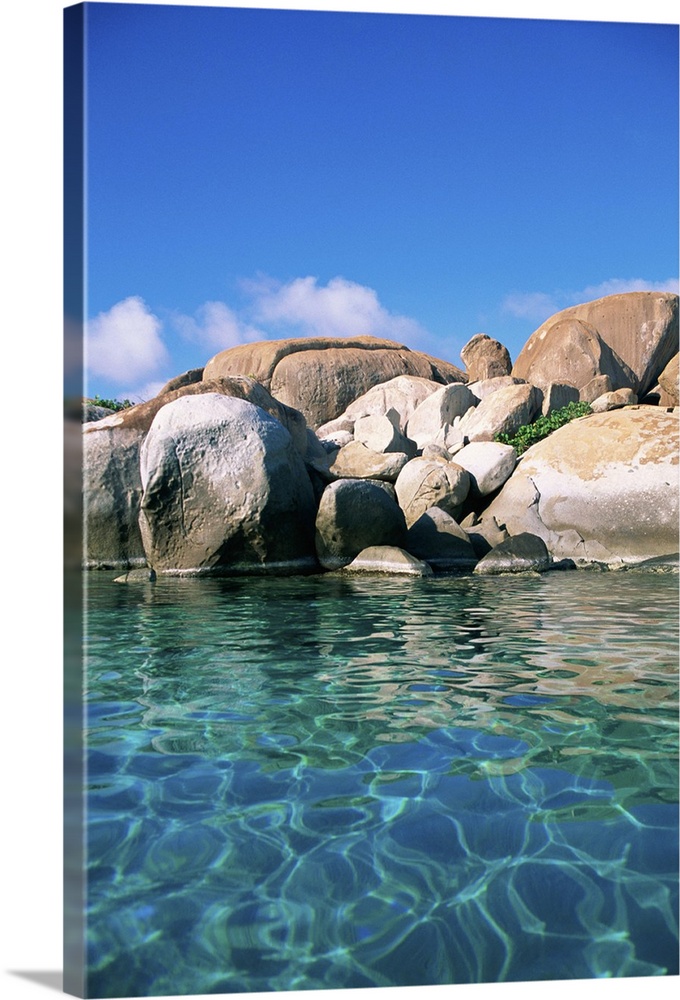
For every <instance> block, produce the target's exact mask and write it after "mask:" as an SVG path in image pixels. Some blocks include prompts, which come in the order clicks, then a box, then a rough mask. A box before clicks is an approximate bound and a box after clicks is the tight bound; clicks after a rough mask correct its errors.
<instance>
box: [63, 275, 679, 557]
mask: <svg viewBox="0 0 680 1000" xmlns="http://www.w3.org/2000/svg"><path fill="white" fill-rule="evenodd" d="M677 352H678V325H677V296H668V295H656V294H652V293H631V294H630V295H627V296H625V295H617V296H611V297H609V298H608V299H601V300H598V301H597V302H595V303H586V304H584V305H583V306H578V307H574V309H572V310H565V311H563V312H562V313H559V314H557V316H555V317H552V318H551V319H550V320H548V321H547V322H546V323H545V324H543V326H541V327H540V328H539V329H538V330H537V331H536V332H535V333H534V334H533V335H532V336H531V337H530V338H529V340H528V341H527V344H526V345H525V347H524V349H523V350H522V352H521V353H520V355H519V357H518V359H517V361H516V362H515V365H514V366H511V363H510V358H509V355H508V352H507V350H506V349H505V348H504V347H503V346H502V345H501V344H499V343H498V341H494V340H492V339H491V338H490V337H488V336H486V335H484V334H478V335H476V336H475V337H473V338H472V339H471V340H470V341H469V343H468V344H467V345H466V346H465V347H464V348H463V351H462V352H461V356H462V358H463V359H464V361H465V363H466V366H467V371H466V372H463V371H462V370H460V369H457V368H456V367H455V366H453V365H450V364H448V363H447V362H444V361H439V360H437V359H435V358H430V357H428V356H427V355H423V354H420V353H418V352H415V351H409V350H408V348H406V347H404V346H403V345H400V344H396V343H393V342H391V341H383V340H378V339H376V338H356V339H353V340H351V339H347V340H338V339H335V340H332V341H327V340H322V339H305V340H297V341H293V340H289V341H269V342H264V343H261V344H248V345H243V346H242V347H237V348H232V349H230V350H228V351H223V352H221V353H220V354H218V355H216V357H214V358H213V359H212V360H211V361H210V362H208V364H207V365H206V367H205V369H195V370H193V371H192V372H187V373H185V374H184V375H180V376H178V377H177V378H176V379H173V380H172V381H171V382H169V383H168V384H167V385H166V386H165V387H164V389H163V390H162V392H161V393H160V394H159V395H158V396H157V397H155V399H153V400H150V401H149V402H148V403H144V404H141V405H140V406H136V407H133V408H131V409H129V410H126V411H122V412H120V413H116V414H112V415H109V416H107V417H105V418H103V419H98V420H94V421H90V422H87V423H86V424H85V425H84V428H83V431H84V464H85V469H84V508H85V518H86V532H85V535H86V545H87V551H86V555H85V559H86V565H87V566H89V567H121V568H122V569H130V568H132V567H134V566H140V567H141V566H146V567H148V568H149V569H150V570H152V571H153V572H154V573H156V574H188V575H200V574H233V573H244V572H245V573H261V572H266V573H281V572H285V573H299V572H314V571H320V570H326V571H329V570H331V571H337V570H341V571H342V572H357V573H358V572H383V573H384V572H388V573H405V574H408V575H417V576H425V575H429V574H431V573H432V571H433V570H434V571H437V572H439V571H452V570H467V571H470V570H472V569H474V571H475V572H477V573H501V572H517V571H527V570H529V571H534V572H544V571H545V570H547V569H549V568H550V567H551V565H555V564H557V563H558V562H559V565H560V566H561V567H563V566H565V565H589V564H597V565H603V564H604V565H630V564H640V563H642V562H643V561H646V560H650V559H654V560H656V563H655V565H656V566H658V560H659V557H661V564H662V565H664V564H665V561H667V560H666V559H665V557H670V556H672V555H673V554H674V553H677V550H678V422H677V413H676V412H674V411H673V409H672V407H673V406H674V405H675V404H676V403H677V395H678V375H677ZM662 394H664V395H662ZM578 399H581V400H586V401H589V402H590V403H591V405H592V410H593V411H594V412H592V413H590V414H589V415H587V416H584V417H580V418H578V419H576V420H572V421H571V423H569V424H567V425H566V426H563V427H561V428H560V429H559V430H557V431H555V432H554V433H553V434H551V435H550V436H549V437H547V438H545V439H544V440H542V441H539V442H538V443H537V444H534V445H533V446H532V447H530V448H529V449H528V450H527V451H526V452H525V453H524V454H523V455H522V456H521V457H519V456H518V454H517V452H516V450H515V448H514V447H512V446H511V445H509V444H501V443H500V442H498V441H497V440H495V439H496V438H497V436H498V435H499V434H510V435H512V434H514V433H515V432H516V431H517V430H518V429H519V428H520V427H521V426H523V425H525V424H530V423H532V422H533V421H534V420H536V418H537V417H540V416H541V415H544V416H546V415H550V414H551V413H552V412H553V411H554V410H555V409H559V408H561V407H562V406H564V405H565V404H566V403H569V402H574V401H576V400H578ZM662 399H665V400H666V405H660V404H661V400H662ZM639 400H640V401H639ZM668 400H671V402H670V403H668Z"/></svg>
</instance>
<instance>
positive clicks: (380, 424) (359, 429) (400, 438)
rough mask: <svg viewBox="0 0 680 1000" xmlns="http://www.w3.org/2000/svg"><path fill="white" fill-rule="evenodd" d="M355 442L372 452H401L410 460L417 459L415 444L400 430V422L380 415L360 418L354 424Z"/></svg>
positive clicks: (374, 414)
mask: <svg viewBox="0 0 680 1000" xmlns="http://www.w3.org/2000/svg"><path fill="white" fill-rule="evenodd" d="M391 412H393V411H391ZM354 440H355V441H359V442H360V443H361V444H364V445H366V447H367V448H370V449H371V451H378V452H392V451H399V452H402V453H403V454H404V455H408V456H409V458H415V454H416V448H415V444H414V443H413V441H410V440H409V439H408V438H407V437H406V435H405V434H402V432H401V431H400V430H399V423H398V421H397V420H394V421H392V420H390V419H389V417H386V416H381V415H380V414H378V413H373V414H369V415H368V416H366V417H359V419H358V420H357V421H356V423H355V424H354Z"/></svg>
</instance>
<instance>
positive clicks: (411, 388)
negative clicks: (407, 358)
mask: <svg viewBox="0 0 680 1000" xmlns="http://www.w3.org/2000/svg"><path fill="white" fill-rule="evenodd" d="M438 389H441V383H440V382H433V381H432V379H429V378H420V377H419V376H417V375H398V376H397V377H396V378H393V379H390V380H389V381H388V382H381V383H380V384H379V385H375V386H373V388H372V389H369V390H368V392H365V393H363V395H361V396H359V397H358V398H357V399H355V400H354V402H353V403H350V405H349V406H348V407H347V409H346V410H345V412H344V413H342V414H341V415H340V416H339V417H336V418H335V419H334V420H330V421H328V422H327V423H324V424H322V425H321V426H320V427H318V428H317V434H318V435H319V437H329V436H333V435H334V434H335V433H337V432H338V431H340V430H347V431H350V432H352V433H354V425H355V423H356V421H357V420H359V419H360V418H361V417H367V416H374V415H375V416H386V417H387V418H388V419H389V420H391V421H392V423H394V425H395V427H398V428H399V430H400V431H401V432H402V434H405V433H406V424H407V423H408V421H409V418H410V416H411V414H412V413H413V411H414V410H415V408H416V407H417V406H418V404H419V403H422V401H423V400H424V399H427V397H428V396H429V395H431V394H432V393H433V392H436V391H437V390H438Z"/></svg>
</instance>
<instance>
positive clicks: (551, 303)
mask: <svg viewBox="0 0 680 1000" xmlns="http://www.w3.org/2000/svg"><path fill="white" fill-rule="evenodd" d="M562 308H563V306H561V305H560V304H559V303H558V301H557V299H556V298H555V296H553V295H547V294H546V293H545V292H515V293H513V294H512V295H506V297H505V298H504V299H503V302H502V303H501V309H502V310H503V312H506V313H510V315H511V316H517V318H518V319H530V320H536V321H537V322H538V321H540V320H541V319H545V318H546V317H547V316H550V315H551V314H552V313H555V312H557V311H558V310H559V309H562Z"/></svg>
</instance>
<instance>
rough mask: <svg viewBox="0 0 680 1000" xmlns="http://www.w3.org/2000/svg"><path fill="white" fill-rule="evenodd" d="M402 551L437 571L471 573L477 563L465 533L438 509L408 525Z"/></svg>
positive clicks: (427, 512) (435, 508)
mask: <svg viewBox="0 0 680 1000" xmlns="http://www.w3.org/2000/svg"><path fill="white" fill-rule="evenodd" d="M406 548H407V549H408V551H409V552H411V553H412V554H413V555H414V556H417V557H418V559H423V560H425V562H427V563H429V564H430V565H431V566H433V567H434V568H435V569H439V570H452V569H471V568H472V567H473V566H474V565H475V563H476V562H477V556H476V555H475V551H474V549H473V547H472V543H471V542H470V538H469V536H468V534H467V532H466V531H465V530H464V529H463V528H461V526H460V525H459V524H458V522H457V521H456V520H455V519H454V518H452V517H451V515H450V514H447V513H446V511H444V510H442V509H441V507H430V508H429V509H428V510H426V511H425V512H424V513H423V514H421V515H420V517H419V518H418V520H417V521H415V522H414V523H413V524H412V525H411V527H410V528H409V529H408V533H407V535H406Z"/></svg>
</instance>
